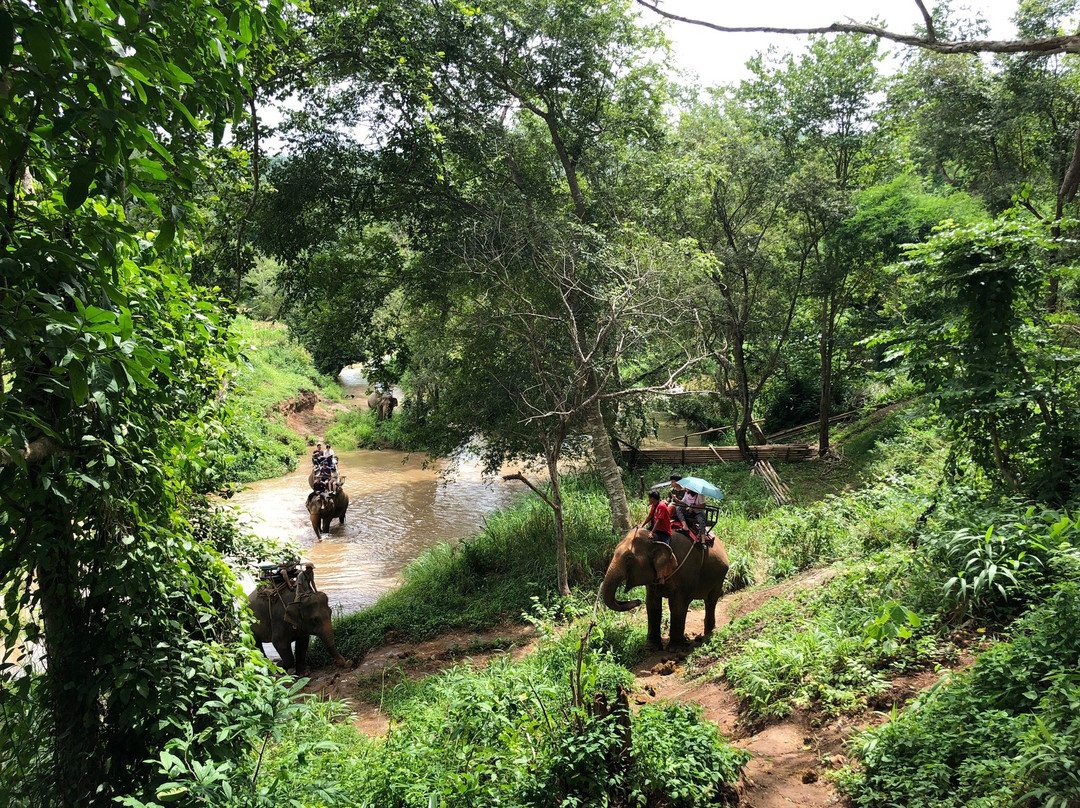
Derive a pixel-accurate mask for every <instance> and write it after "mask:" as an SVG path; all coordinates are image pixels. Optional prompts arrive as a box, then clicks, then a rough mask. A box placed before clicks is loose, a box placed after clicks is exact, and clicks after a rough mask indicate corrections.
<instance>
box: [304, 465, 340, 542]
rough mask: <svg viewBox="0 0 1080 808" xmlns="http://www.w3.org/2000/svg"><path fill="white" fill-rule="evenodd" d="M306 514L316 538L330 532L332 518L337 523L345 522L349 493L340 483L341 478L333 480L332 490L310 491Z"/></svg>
mask: <svg viewBox="0 0 1080 808" xmlns="http://www.w3.org/2000/svg"><path fill="white" fill-rule="evenodd" d="M307 509H308V515H309V516H310V517H311V529H312V530H314V531H315V536H316V538H319V539H321V538H322V535H323V533H329V532H330V523H331V522H332V521H333V520H334V519H338V520H340V521H339V523H338V524H342V525H343V524H345V511H347V510H348V509H349V495H348V494H346V493H345V489H344V488H343V487H342V485H341V480H340V479H338V480H335V481H334V489H333V491H326V492H323V493H319V492H316V491H312V492H311V493H310V494H308V498H307Z"/></svg>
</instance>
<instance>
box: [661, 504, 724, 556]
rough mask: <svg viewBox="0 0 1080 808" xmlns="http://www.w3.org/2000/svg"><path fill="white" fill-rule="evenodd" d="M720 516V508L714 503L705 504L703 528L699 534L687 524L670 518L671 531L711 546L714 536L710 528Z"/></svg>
mask: <svg viewBox="0 0 1080 808" xmlns="http://www.w3.org/2000/svg"><path fill="white" fill-rule="evenodd" d="M719 518H720V509H719V508H718V507H716V506H715V505H706V506H705V530H704V531H703V532H702V533H701V534H700V535H699V534H697V533H695V532H694V531H693V530H692V529H691V528H690V526H689V525H685V524H683V523H682V522H678V521H675V520H672V522H671V529H672V531H678V532H679V533H682V534H685V535H687V536H689V537H690V538H691V539H693V540H694V541H695V542H697V543H698V544H705V545H706V546H708V547H712V545H713V542H714V541H716V537H715V536H714V535H713V533H712V528H713V527H714V526H715V525H716V522H717V521H718V520H719Z"/></svg>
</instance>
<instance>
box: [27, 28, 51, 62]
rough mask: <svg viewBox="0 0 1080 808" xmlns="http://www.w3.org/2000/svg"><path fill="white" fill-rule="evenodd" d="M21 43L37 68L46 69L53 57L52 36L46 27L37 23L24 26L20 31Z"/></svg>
mask: <svg viewBox="0 0 1080 808" xmlns="http://www.w3.org/2000/svg"><path fill="white" fill-rule="evenodd" d="M22 43H23V48H24V49H25V50H26V52H27V53H29V54H30V58H31V59H33V61H34V64H35V65H36V66H37V68H38V70H41V71H44V70H47V69H48V67H49V65H50V64H52V59H53V46H52V36H51V35H50V34H49V31H48V29H47V28H45V27H44V26H41V25H37V24H33V25H28V26H26V28H25V29H24V30H23V32H22Z"/></svg>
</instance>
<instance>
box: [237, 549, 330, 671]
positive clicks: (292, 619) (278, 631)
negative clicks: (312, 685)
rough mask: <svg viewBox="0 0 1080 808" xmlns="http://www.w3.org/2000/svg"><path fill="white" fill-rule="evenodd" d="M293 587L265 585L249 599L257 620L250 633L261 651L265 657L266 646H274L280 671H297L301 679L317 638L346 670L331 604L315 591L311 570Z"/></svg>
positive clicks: (301, 576) (304, 572)
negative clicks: (337, 638) (313, 640)
mask: <svg viewBox="0 0 1080 808" xmlns="http://www.w3.org/2000/svg"><path fill="white" fill-rule="evenodd" d="M294 587H295V588H293V586H289V585H288V584H286V583H285V582H284V581H282V583H279V584H278V585H277V586H274V585H272V584H270V585H266V584H264V585H263V586H260V587H259V588H258V589H256V590H255V591H254V592H252V593H251V594H250V595H249V596H248V603H249V604H251V612H252V614H253V615H254V616H255V622H254V623H253V624H252V626H251V633H252V635H253V636H254V637H255V643H256V645H258V646H259V650H260V651H262V652H263V653H264V654H265V653H266V649H265V648H263V643H266V642H268V643H272V644H273V646H274V648H275V650H277V652H278V654H279V655H280V656H281V667H282V668H284V669H285V670H289V669H295V671H296V673H297V675H300V674H302V673H304V671H305V670H306V669H307V652H308V644H309V643H310V642H311V635H312V634H314V635H315V636H316V637H318V638H319V639H320V640H322V641H323V643H324V644H325V645H326V647H327V649H329V651H330V656H331V657H332V658H333V660H334V664H335V665H337V666H338V667H339V668H342V667H345V666H346V665H348V664H349V663H348V661H347V660H346V659H345V657H343V656H342V655H341V654H339V653H338V650H337V646H335V645H334V629H333V626H332V625H331V623H330V615H331V612H330V603H329V600H328V599H327V597H326V594H325V593H323V592H318V591H316V590H315V584H314V579H313V576H312V572H311V568H310V567H304V568H302V569H301V571H300V574H299V575H298V576H297V578H296V582H295V584H294ZM293 643H296V654H295V656H294V655H293Z"/></svg>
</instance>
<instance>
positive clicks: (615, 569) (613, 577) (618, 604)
mask: <svg viewBox="0 0 1080 808" xmlns="http://www.w3.org/2000/svg"><path fill="white" fill-rule="evenodd" d="M620 566H621V565H619V564H618V563H617V561H616V559H612V561H611V564H610V565H609V566H608V569H607V572H606V573H605V574H604V583H602V584H601V585H600V597H602V598H603V599H604V605H605V606H607V607H608V608H609V609H611V610H612V611H615V612H628V611H630V610H631V609H636V608H637V607H638V606H640V605H641V601H640V600H618V599H617V598H616V597H615V593H616V592H617V591H618V589H619V587H620V586H622V585H623V583H624V582H625V581H626V577H627V576H626V573H625V572H623V571H622V570H621V569H620Z"/></svg>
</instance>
